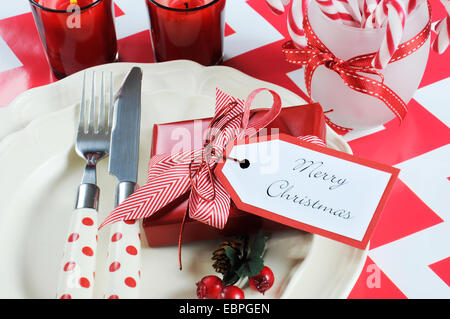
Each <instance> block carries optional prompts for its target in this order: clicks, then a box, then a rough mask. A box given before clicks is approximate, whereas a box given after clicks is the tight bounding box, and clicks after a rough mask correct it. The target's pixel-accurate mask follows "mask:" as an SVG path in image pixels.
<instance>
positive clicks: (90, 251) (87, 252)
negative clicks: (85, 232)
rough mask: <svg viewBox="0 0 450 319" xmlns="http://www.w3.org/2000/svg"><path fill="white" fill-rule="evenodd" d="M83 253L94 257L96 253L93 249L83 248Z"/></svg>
mask: <svg viewBox="0 0 450 319" xmlns="http://www.w3.org/2000/svg"><path fill="white" fill-rule="evenodd" d="M81 251H82V252H83V254H85V255H86V256H89V257H92V256H94V251H93V250H92V248H91V247H87V246H86V247H83V249H81Z"/></svg>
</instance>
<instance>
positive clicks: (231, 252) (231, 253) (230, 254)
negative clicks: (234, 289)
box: [225, 246, 239, 269]
mask: <svg viewBox="0 0 450 319" xmlns="http://www.w3.org/2000/svg"><path fill="white" fill-rule="evenodd" d="M225 255H226V256H227V258H228V260H229V261H230V266H231V269H233V268H234V267H235V265H236V263H237V262H238V261H239V256H238V254H237V253H236V250H235V249H233V248H231V247H230V246H228V247H226V248H225Z"/></svg>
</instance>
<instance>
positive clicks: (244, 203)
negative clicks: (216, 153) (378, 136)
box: [215, 135, 399, 249]
mask: <svg viewBox="0 0 450 319" xmlns="http://www.w3.org/2000/svg"><path fill="white" fill-rule="evenodd" d="M226 158H227V160H226V161H224V162H222V163H219V164H218V165H217V168H216V170H215V174H216V176H217V177H218V178H219V180H220V181H221V182H222V184H223V185H224V186H225V188H226V190H227V192H228V193H229V194H230V196H231V199H232V200H233V202H234V203H235V205H236V206H237V207H238V208H239V209H240V210H243V211H246V212H249V213H253V214H256V215H259V216H262V217H264V218H267V219H270V220H274V221H276V222H279V223H282V224H286V225H288V226H291V227H294V228H298V229H302V230H305V231H309V232H312V233H316V234H319V235H322V236H325V237H329V238H332V239H334V240H338V241H341V242H344V243H346V244H349V245H352V246H355V247H358V248H362V249H364V248H365V247H366V246H367V243H368V241H369V239H370V235H371V233H372V231H373V229H374V227H375V224H376V221H377V219H378V217H379V214H380V213H381V211H382V209H383V206H384V203H385V202H386V199H387V196H388V194H389V192H390V190H391V188H392V186H393V184H394V182H395V179H396V178H397V176H398V173H399V170H398V169H396V168H393V167H390V166H387V165H383V164H380V163H375V162H372V161H369V160H365V159H361V158H358V157H356V156H352V155H349V154H346V153H343V152H339V151H336V150H332V149H328V148H325V147H320V146H317V145H313V144H311V143H307V142H303V141H301V140H299V139H297V138H294V137H291V136H287V135H280V136H278V137H266V138H265V139H264V140H261V139H260V140H256V139H254V140H250V141H246V142H245V143H244V142H243V141H240V142H238V143H236V144H235V145H233V146H232V147H230V148H229V149H228V151H227V153H226ZM239 161H240V162H239Z"/></svg>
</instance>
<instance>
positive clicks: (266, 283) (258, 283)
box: [248, 266, 275, 295]
mask: <svg viewBox="0 0 450 319" xmlns="http://www.w3.org/2000/svg"><path fill="white" fill-rule="evenodd" d="M274 280H275V277H274V275H273V272H272V270H271V269H270V268H269V267H267V266H264V268H263V269H262V270H261V272H260V273H259V274H258V275H256V276H253V277H250V278H249V279H248V282H249V284H250V287H252V288H253V289H254V290H257V291H259V292H260V293H262V294H263V295H264V293H265V292H266V291H267V290H269V289H270V287H272V286H273V282H274Z"/></svg>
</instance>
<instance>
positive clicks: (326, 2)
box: [316, 0, 358, 26]
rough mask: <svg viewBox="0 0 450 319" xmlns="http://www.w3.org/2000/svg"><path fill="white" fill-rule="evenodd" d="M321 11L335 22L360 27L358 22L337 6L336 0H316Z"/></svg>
mask: <svg viewBox="0 0 450 319" xmlns="http://www.w3.org/2000/svg"><path fill="white" fill-rule="evenodd" d="M316 2H317V4H318V5H319V8H320V10H321V11H322V13H323V14H324V15H326V16H327V17H328V18H330V19H331V20H334V21H341V22H342V23H343V24H346V25H350V26H358V22H357V21H355V20H354V19H353V17H352V16H351V15H350V14H349V13H347V12H346V11H345V10H340V9H341V8H340V7H339V6H338V5H337V4H336V0H316Z"/></svg>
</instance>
